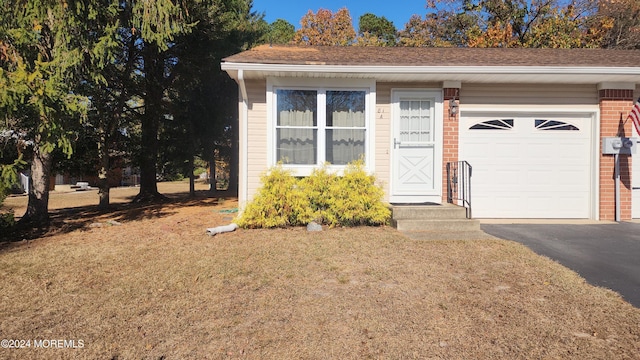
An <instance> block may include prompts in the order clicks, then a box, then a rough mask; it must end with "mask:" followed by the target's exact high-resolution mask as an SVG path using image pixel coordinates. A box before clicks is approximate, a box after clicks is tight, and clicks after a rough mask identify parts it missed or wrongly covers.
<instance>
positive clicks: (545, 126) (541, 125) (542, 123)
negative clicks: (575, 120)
mask: <svg viewBox="0 0 640 360" xmlns="http://www.w3.org/2000/svg"><path fill="white" fill-rule="evenodd" d="M535 123H536V129H538V130H551V131H580V129H578V128H577V127H576V126H575V125H572V124H569V123H566V122H564V121H559V120H541V119H536V122H535Z"/></svg>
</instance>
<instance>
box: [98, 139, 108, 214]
mask: <svg viewBox="0 0 640 360" xmlns="http://www.w3.org/2000/svg"><path fill="white" fill-rule="evenodd" d="M98 158H99V161H100V169H99V170H98V197H99V198H100V203H99V204H98V207H99V208H100V209H106V208H108V207H109V179H108V174H109V149H108V147H107V139H106V136H104V135H102V136H100V142H99V143H98Z"/></svg>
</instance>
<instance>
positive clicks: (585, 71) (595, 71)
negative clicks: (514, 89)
mask: <svg viewBox="0 0 640 360" xmlns="http://www.w3.org/2000/svg"><path fill="white" fill-rule="evenodd" d="M221 66H222V70H225V71H227V72H229V71H237V70H240V69H242V70H244V71H265V72H309V73H361V74H369V73H370V74H450V73H456V74H562V75H567V74H576V75H602V74H609V75H640V67H608V66H593V67H591V66H378V65H317V64H310V65H291V64H261V63H236V62H223V63H222V64H221Z"/></svg>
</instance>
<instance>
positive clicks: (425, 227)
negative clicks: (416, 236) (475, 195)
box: [391, 204, 480, 233]
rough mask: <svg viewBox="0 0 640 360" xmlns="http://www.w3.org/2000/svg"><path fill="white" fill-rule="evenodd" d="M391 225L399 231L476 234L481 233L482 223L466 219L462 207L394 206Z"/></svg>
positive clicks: (445, 205)
mask: <svg viewBox="0 0 640 360" xmlns="http://www.w3.org/2000/svg"><path fill="white" fill-rule="evenodd" d="M391 210H392V214H393V215H392V218H391V225H392V226H393V227H395V228H396V229H398V230H399V231H411V232H415V231H420V232H422V231H431V232H439V233H448V232H475V231H480V221H478V220H475V219H467V218H466V209H465V208H464V207H461V206H456V205H451V204H442V205H394V206H392V207H391Z"/></svg>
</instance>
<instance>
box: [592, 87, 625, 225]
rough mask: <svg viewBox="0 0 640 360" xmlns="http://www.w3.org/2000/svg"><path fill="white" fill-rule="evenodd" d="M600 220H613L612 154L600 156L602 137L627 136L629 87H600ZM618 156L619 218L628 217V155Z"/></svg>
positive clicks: (613, 181)
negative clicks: (623, 88)
mask: <svg viewBox="0 0 640 360" xmlns="http://www.w3.org/2000/svg"><path fill="white" fill-rule="evenodd" d="M599 98H600V147H599V149H600V220H615V211H616V210H615V178H614V166H615V163H614V155H602V138H603V137H618V136H625V137H631V136H632V135H633V128H632V126H633V125H632V124H631V121H627V116H628V114H629V111H630V110H631V107H632V106H633V90H619V89H600V90H599ZM619 157H620V220H630V219H631V198H632V196H631V156H629V155H619Z"/></svg>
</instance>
